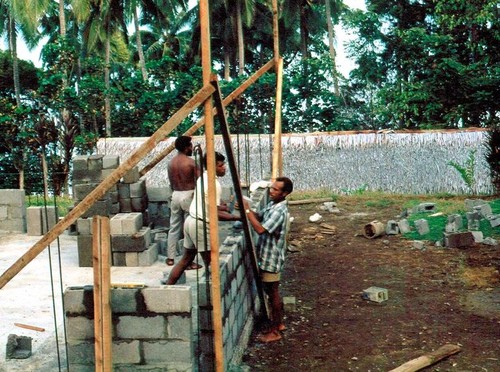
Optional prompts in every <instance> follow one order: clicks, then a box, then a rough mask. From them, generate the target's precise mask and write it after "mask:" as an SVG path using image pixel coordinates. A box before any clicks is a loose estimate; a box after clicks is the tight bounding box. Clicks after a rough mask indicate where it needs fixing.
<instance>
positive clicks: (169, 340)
mask: <svg viewBox="0 0 500 372" xmlns="http://www.w3.org/2000/svg"><path fill="white" fill-rule="evenodd" d="M191 298H192V297H191V289H190V287H187V286H161V287H146V288H112V290H111V311H112V322H111V327H112V328H111V329H110V330H107V331H109V332H111V335H112V337H113V344H112V355H113V370H114V371H132V370H134V371H135V370H162V371H163V370H182V371H187V370H193V368H194V366H195V359H194V354H193V340H192V338H193V327H192V324H193V319H192V303H191ZM64 306H65V309H64V311H65V320H66V329H67V335H68V362H69V365H70V370H75V371H86V370H89V371H92V370H93V368H94V366H95V353H94V342H95V340H94V308H93V306H94V304H93V288H92V286H86V287H70V288H68V289H66V291H65V293H64Z"/></svg>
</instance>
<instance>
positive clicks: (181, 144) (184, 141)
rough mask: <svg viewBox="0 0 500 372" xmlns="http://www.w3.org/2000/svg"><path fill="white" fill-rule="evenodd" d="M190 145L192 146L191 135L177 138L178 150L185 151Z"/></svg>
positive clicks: (176, 147)
mask: <svg viewBox="0 0 500 372" xmlns="http://www.w3.org/2000/svg"><path fill="white" fill-rule="evenodd" d="M189 146H191V137H189V136H180V137H177V138H176V139H175V149H176V150H177V151H180V152H183V151H184V150H185V149H187V148H188V147H189Z"/></svg>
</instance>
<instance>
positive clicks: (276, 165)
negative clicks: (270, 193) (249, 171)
mask: <svg viewBox="0 0 500 372" xmlns="http://www.w3.org/2000/svg"><path fill="white" fill-rule="evenodd" d="M282 89H283V58H279V60H278V65H277V66H276V113H275V118H274V146H273V169H272V172H271V178H272V179H273V180H274V179H276V178H277V177H279V176H281V175H282V174H283V153H282V150H281V91H282Z"/></svg>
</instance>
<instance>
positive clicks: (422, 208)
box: [414, 203, 436, 213]
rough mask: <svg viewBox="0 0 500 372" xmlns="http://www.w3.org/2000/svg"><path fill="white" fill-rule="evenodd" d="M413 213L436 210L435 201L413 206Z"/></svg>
mask: <svg viewBox="0 0 500 372" xmlns="http://www.w3.org/2000/svg"><path fill="white" fill-rule="evenodd" d="M414 212H415V213H434V212H436V204H435V203H420V204H419V205H417V206H416V207H415V208H414Z"/></svg>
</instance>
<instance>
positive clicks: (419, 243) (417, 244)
mask: <svg viewBox="0 0 500 372" xmlns="http://www.w3.org/2000/svg"><path fill="white" fill-rule="evenodd" d="M413 248H415V249H420V250H422V249H425V244H424V242H423V241H421V240H414V241H413Z"/></svg>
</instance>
